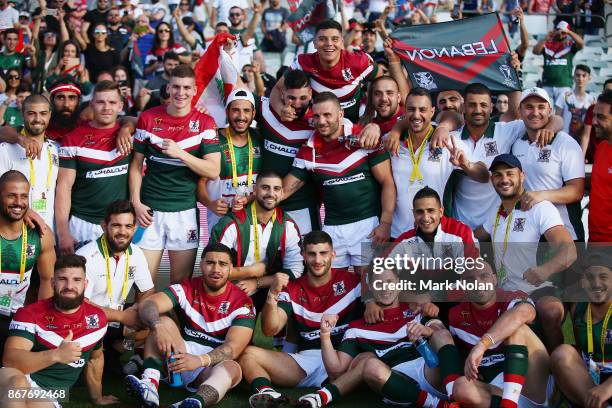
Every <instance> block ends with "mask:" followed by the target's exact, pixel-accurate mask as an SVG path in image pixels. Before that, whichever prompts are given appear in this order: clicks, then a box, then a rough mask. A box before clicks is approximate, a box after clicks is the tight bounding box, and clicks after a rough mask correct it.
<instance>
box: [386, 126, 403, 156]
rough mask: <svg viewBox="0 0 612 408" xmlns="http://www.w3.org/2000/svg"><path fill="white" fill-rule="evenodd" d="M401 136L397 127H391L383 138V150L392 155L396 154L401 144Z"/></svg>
mask: <svg viewBox="0 0 612 408" xmlns="http://www.w3.org/2000/svg"><path fill="white" fill-rule="evenodd" d="M401 136H402V135H401V133H400V132H399V131H398V130H397V129H395V128H393V129H391V131H390V132H389V133H388V134H387V138H386V139H385V143H384V146H385V150H386V151H388V152H389V153H391V154H392V155H394V156H398V155H399V151H400V146H401V141H400V139H401Z"/></svg>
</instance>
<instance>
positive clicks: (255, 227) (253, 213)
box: [251, 203, 276, 262]
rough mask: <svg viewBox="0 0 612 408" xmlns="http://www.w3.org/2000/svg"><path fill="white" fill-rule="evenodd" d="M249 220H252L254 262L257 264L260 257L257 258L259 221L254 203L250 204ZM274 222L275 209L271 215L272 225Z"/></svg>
mask: <svg viewBox="0 0 612 408" xmlns="http://www.w3.org/2000/svg"><path fill="white" fill-rule="evenodd" d="M251 218H252V219H253V235H254V237H253V240H254V245H255V262H259V260H260V259H261V257H260V256H259V221H258V220H257V208H255V203H252V204H251ZM275 221H276V209H274V212H273V213H272V223H273V224H274V222H275Z"/></svg>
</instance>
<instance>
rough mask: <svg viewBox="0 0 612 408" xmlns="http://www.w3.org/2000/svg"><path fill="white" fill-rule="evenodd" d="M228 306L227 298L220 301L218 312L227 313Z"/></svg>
mask: <svg viewBox="0 0 612 408" xmlns="http://www.w3.org/2000/svg"><path fill="white" fill-rule="evenodd" d="M229 307H230V302H228V301H227V300H226V301H224V302H221V304H220V305H219V310H218V312H219V314H228V313H229Z"/></svg>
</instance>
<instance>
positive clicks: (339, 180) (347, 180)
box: [323, 173, 365, 186]
mask: <svg viewBox="0 0 612 408" xmlns="http://www.w3.org/2000/svg"><path fill="white" fill-rule="evenodd" d="M361 180H365V174H363V173H359V174H355V175H352V176H349V177H338V178H335V179H329V180H325V181H324V182H323V185H324V186H337V185H340V184H348V183H354V182H356V181H361Z"/></svg>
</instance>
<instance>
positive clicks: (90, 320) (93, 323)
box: [85, 314, 100, 329]
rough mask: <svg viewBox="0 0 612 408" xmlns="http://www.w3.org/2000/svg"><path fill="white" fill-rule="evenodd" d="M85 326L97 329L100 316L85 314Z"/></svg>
mask: <svg viewBox="0 0 612 408" xmlns="http://www.w3.org/2000/svg"><path fill="white" fill-rule="evenodd" d="M85 327H86V328H87V329H99V328H100V316H98V315H97V314H92V315H88V316H85Z"/></svg>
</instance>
